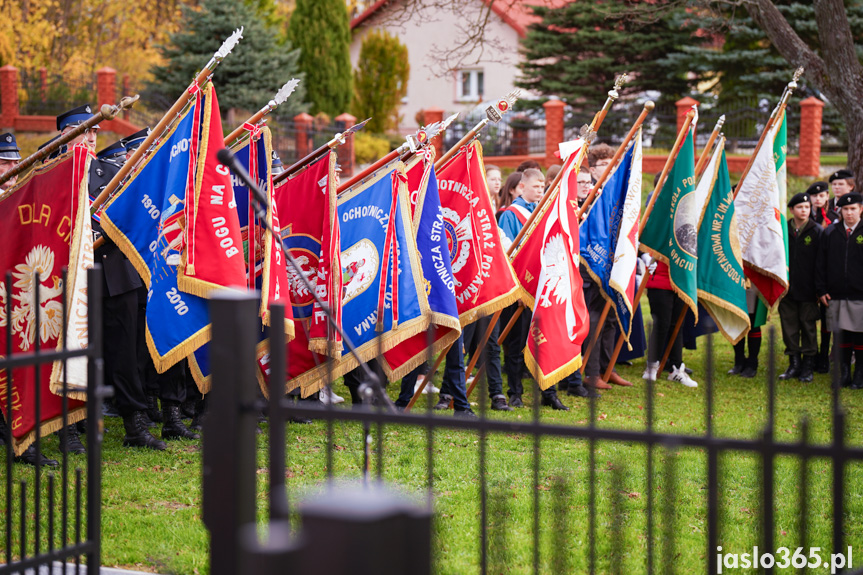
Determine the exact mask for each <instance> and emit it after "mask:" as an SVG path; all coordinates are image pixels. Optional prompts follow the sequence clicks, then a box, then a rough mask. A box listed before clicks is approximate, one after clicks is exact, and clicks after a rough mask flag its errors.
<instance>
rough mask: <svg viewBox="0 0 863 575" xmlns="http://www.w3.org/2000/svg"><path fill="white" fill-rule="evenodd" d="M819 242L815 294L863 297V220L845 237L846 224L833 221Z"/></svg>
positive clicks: (836, 297) (846, 297) (834, 297)
mask: <svg viewBox="0 0 863 575" xmlns="http://www.w3.org/2000/svg"><path fill="white" fill-rule="evenodd" d="M820 243H821V246H820V248H819V249H818V263H817V268H818V269H817V273H816V275H815V290H816V292H817V293H818V296H819V297H820V296H822V295H824V294H830V298H831V299H845V300H863V222H859V223H858V224H857V227H856V228H854V232H853V233H852V234H851V237H849V238H847V239H846V237H845V224H844V223H843V222H841V221H840V222H839V223H836V224H832V225H831V226H830V227H829V228H827V229H826V230H824V232H823V233H822V234H821V242H820Z"/></svg>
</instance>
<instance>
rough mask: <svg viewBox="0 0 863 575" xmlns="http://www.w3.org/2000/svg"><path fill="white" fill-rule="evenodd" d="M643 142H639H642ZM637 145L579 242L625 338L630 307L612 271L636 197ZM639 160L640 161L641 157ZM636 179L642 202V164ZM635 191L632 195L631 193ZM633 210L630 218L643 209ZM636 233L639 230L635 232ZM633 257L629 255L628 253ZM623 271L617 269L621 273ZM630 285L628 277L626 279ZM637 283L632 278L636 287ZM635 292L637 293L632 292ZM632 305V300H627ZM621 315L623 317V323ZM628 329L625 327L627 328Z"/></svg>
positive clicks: (604, 192) (604, 191)
mask: <svg viewBox="0 0 863 575" xmlns="http://www.w3.org/2000/svg"><path fill="white" fill-rule="evenodd" d="M639 140H640V139H639ZM636 145H637V144H633V145H632V146H630V147H629V150H627V152H626V154H624V156H623V159H621V161H620V163H619V164H618V165H617V167H616V168H615V169H614V172H613V173H612V174H611V176H609V178H608V181H607V182H606V184H605V186H604V187H603V188H602V193H601V194H600V195H599V197H598V198H597V199H596V200H595V201H594V202H593V205H592V206H591V207H590V212H589V213H588V215H587V218H586V219H585V220H584V221H583V222H582V223H581V226H580V228H579V241H580V243H581V262H582V265H584V266H586V268H587V271H588V273H589V274H590V276H591V277H592V278H593V280H594V281H595V282H596V283H597V285H598V286H599V290H600V293H602V296H603V297H604V298H605V299H606V300H608V301H610V302H611V303H612V304H614V306H615V310H616V312H617V318H618V323H619V324H620V329H621V331H622V332H623V333H624V335H625V337H626V338H627V339H628V337H629V327H630V323H631V314H632V312H631V309H632V307H631V304H630V307H627V305H626V304H627V303H628V302H627V300H626V299H625V296H623V297H621V296H620V294H619V292H617V291H613V290H612V287H611V271H612V267H613V266H614V264H615V260H616V259H617V254H616V253H615V249H616V248H617V245H618V239H619V236H620V233H621V227H622V225H623V218H624V214H625V211H624V207H625V204H626V201H627V199H629V197H630V195H635V190H634V189H633V186H632V182H631V180H632V179H633V173H632V171H633V157H634V153H635V148H636ZM639 159H640V158H639ZM634 179H635V180H637V182H636V183H637V184H638V186H639V188H638V190H637V192H638V198H637V200H636V202H635V203H636V205H637V204H638V200H640V199H641V187H640V186H641V165H640V163H639V166H638V173H637V174H635V178H634ZM630 192H632V194H630ZM629 208H630V211H629V213H628V214H626V215H628V216H630V217H632V216H633V215H635V216H636V218H637V216H638V213H639V211H640V209H639V208H638V207H635V209H633V206H632V203H630V206H629ZM627 224H628V228H629V229H628V230H627V234H630V233H632V227H633V226H632V225H629V224H630V222H627ZM637 225H638V220H637V219H636V221H635V226H637ZM636 233H637V231H636ZM623 239H624V242H623V243H624V247H625V246H626V244H628V243H629V241H630V240H629V238H628V237H624V238H623ZM627 255H630V254H627ZM630 263H631V265H632V268H631V269H630V270H629V271H630V275H631V276H634V275H635V260H634V259H632V260H631V262H630ZM621 272H622V269H619V270H618V273H619V274H620V273H621ZM626 281H627V283H629V278H627V279H626ZM634 283H635V280H634V277H633V278H632V284H633V286H634ZM633 293H634V292H633ZM628 301H629V302H631V301H632V300H631V299H630V300H628ZM621 315H623V316H624V317H623V318H622V319H623V321H621ZM624 326H625V327H624Z"/></svg>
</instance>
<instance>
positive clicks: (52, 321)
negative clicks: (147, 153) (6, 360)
mask: <svg viewBox="0 0 863 575" xmlns="http://www.w3.org/2000/svg"><path fill="white" fill-rule="evenodd" d="M90 159H91V155H90V153H89V151H88V150H87V148H86V147H84V146H74V147H73V148H72V150H71V151H70V152H67V153H65V154H63V155H61V156H59V157H58V158H56V159H54V160H52V161H50V162H48V163H47V164H44V165H41V166H39V167H37V168H35V169H34V170H32V171H31V172H30V173H29V174H27V176H25V177H24V178H23V179H21V180H19V181H18V183H17V184H16V185H15V186H14V187H13V188H12V189H10V190H9V191H6V192H3V194H2V195H0V230H2V231H3V249H2V250H0V271H2V272H6V271H11V272H12V282H13V283H12V292H11V293H7V290H6V284H5V279H4V280H3V281H2V285H0V351H2V352H3V353H5V351H6V349H7V346H11V348H12V349H13V350H14V351H15V353H16V354H21V353H32V352H34V351H35V350H36V347H37V345H38V347H39V348H40V349H42V350H49V351H50V350H54V349H61V348H62V345H63V342H62V339H63V300H62V297H63V287H64V286H63V267H64V266H68V267H69V270H68V276H67V278H66V282H67V286H69V288H70V289H69V290H68V291H67V293H66V304H67V305H68V306H69V307H68V308H67V309H68V310H69V330H68V331H67V336H68V334H69V332H71V331H72V329H73V325H74V326H75V329H78V328H80V326H81V322H80V319H79V318H78V317H77V316H78V315H79V314H81V313H83V314H85V315H84V318H83V321H84V331H83V333H82V337H78V336H77V335H76V337H74V338H69V341H68V343H69V347H70V349H75V348H76V347H77V348H79V349H80V347H82V346H86V344H87V338H86V313H87V310H86V282H83V283H82V282H81V281H80V277H79V276H80V275H81V274H83V273H85V271H84V269H83V266H84V265H85V263H82V260H84V262H88V263H89V264H92V261H93V252H92V249H93V248H92V239H91V238H92V232H90V231H89V227H90V224H89V222H90V211H89V209H88V208H89V201H88V199H87V173H88V169H89V165H90ZM85 233H86V234H89V235H90V237H85V236H84V234H85ZM88 249H89V253H88V254H87V253H84V254H82V253H81V252H86V251H87V250H88ZM3 277H4V278H5V273H4V274H3ZM37 278H38V279H37ZM37 282H38V284H39V285H38V289H39V301H38V303H37V302H36V301H35V297H36V289H37V288H36V283H37ZM81 289H83V290H84V293H83V294H82V293H81V292H80V290H81ZM81 296H83V298H84V305H83V307H82V306H81V305H80V303H79V299H80V297H81ZM10 298H11V308H12V313H11V316H8V317H7V313H6V312H7V310H6V307H7V305H8V304H10V302H9V299H10ZM37 313H38V314H39V315H38V321H39V329H38V333H37V330H36V318H37V316H36V314H37ZM10 324H11V327H12V341H11V342H9V341H7V333H6V332H7V326H8V325H10ZM37 338H38V339H37ZM84 361H85V367H86V359H85V360H84ZM36 369H38V370H39V373H38V376H37V374H36V371H35V370H36ZM73 369H74V368H73V364H72V362H71V361H70V363H69V370H70V374H69V377H70V379H72V376H73V375H74V373H73ZM9 375H10V374H9V373H8V372H7V371H6V370H2V371H0V407H2V410H3V413H4V416H5V418H6V422H7V426H8V428H9V430H10V435H11V441H12V448H13V450H14V452H15V454H16V455H20V454H21V453H23V452H24V450H25V449H27V447H28V446H29V445H30V444H31V443H33V441H34V440H35V436H36V427H37V425H38V427H39V432H40V434H41V435H42V436H45V435H47V434H49V433H53V432H54V431H57V430H58V429H60V428H61V427H62V425H63V420H62V414H63V403H62V398H61V397H60V396H58V395H56V394H55V393H52V392H51V391H52V389H53V390H55V391H58V390H59V389H60V388H62V381H61V379H60V378H61V377H62V376H63V374H62V372H61V370H60V368H59V366H56V365H52V364H51V363H45V364H41V365H39V366H37V367H35V368H34V367H33V366H28V367H22V368H16V369H12V370H11V385H12V413H11V414H9V413H7V405H6V399H7V391H8V386H9V385H10V379H9ZM37 384H38V386H39V389H38V394H39V397H40V399H39V409H40V417H39V421H36V397H37V389H36V386H37ZM84 417H86V410H85V408H84V404H83V403H82V402H80V401H77V400H71V399H70V401H69V422H70V423H75V422H77V421H80V420H82V419H84Z"/></svg>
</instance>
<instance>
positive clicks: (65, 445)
mask: <svg viewBox="0 0 863 575" xmlns="http://www.w3.org/2000/svg"><path fill="white" fill-rule="evenodd" d="M57 435H58V436H59V437H60V443H59V445H58V446H57V447H58V448H59V449H60V453H87V448H86V447H84V444H83V443H81V438H80V437H79V436H78V427H77V426H76V425H75V424H72V425H69V426H68V427H66V438H65V441H64V438H63V430H62V429H61V430H60V431H58V432H57Z"/></svg>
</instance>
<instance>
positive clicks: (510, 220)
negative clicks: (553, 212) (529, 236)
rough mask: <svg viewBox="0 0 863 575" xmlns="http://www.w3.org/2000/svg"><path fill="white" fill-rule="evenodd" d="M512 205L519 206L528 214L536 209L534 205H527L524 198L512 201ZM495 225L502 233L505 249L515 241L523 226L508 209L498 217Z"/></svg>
mask: <svg viewBox="0 0 863 575" xmlns="http://www.w3.org/2000/svg"><path fill="white" fill-rule="evenodd" d="M512 205H514V206H520V207H522V208H524V209H526V210H527V211H528V212H530V213H533V210H535V209H536V203H532V204H529V203H527V202H526V201H524V198H516V199H515V200H513V202H512ZM497 225H498V226H499V227H500V231H501V232H503V236H504V238H505V241H504V245H505V247H507V248H508V247H509V245H511V244H512V242H513V241H514V240H515V237H516V236H517V235H518V232H520V231H521V228H522V227H524V224H522V223H521V221H520V220H519V219H518V216H517V215H515V214H514V213H513V212H512V211H511V210H509V209H507V210H505V211H504V212H503V213H502V214H501V215H500V220H498V223H497Z"/></svg>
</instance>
